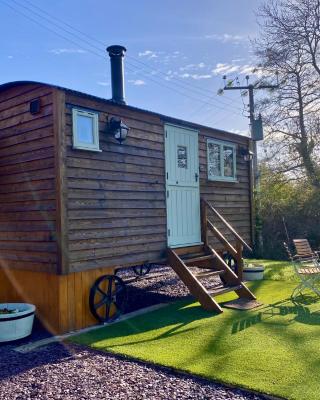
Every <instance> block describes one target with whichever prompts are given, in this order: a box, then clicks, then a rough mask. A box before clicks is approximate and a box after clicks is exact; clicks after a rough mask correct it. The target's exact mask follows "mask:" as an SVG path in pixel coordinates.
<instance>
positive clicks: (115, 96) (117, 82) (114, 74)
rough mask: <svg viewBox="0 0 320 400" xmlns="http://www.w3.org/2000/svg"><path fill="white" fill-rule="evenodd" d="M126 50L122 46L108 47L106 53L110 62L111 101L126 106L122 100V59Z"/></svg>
mask: <svg viewBox="0 0 320 400" xmlns="http://www.w3.org/2000/svg"><path fill="white" fill-rule="evenodd" d="M126 51H127V49H126V48H125V47H123V46H118V45H115V46H109V47H108V48H107V52H108V53H109V56H110V62H111V86H112V100H113V101H114V102H115V103H120V104H126V102H125V99H124V71H123V57H124V53H125V52H126Z"/></svg>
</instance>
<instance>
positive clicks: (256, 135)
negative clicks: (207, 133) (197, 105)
mask: <svg viewBox="0 0 320 400" xmlns="http://www.w3.org/2000/svg"><path fill="white" fill-rule="evenodd" d="M223 79H224V81H225V85H224V88H223V90H247V91H248V93H249V120H250V133H251V139H252V141H253V149H252V150H253V160H252V163H253V166H252V169H253V184H254V188H255V189H257V188H258V186H259V170H258V152H257V141H258V140H263V129H262V120H261V115H259V118H258V119H255V116H254V90H258V89H276V88H278V86H279V85H257V86H256V85H252V84H250V85H249V76H248V75H247V76H246V80H247V85H246V86H229V85H227V84H226V79H227V77H226V76H224V77H223Z"/></svg>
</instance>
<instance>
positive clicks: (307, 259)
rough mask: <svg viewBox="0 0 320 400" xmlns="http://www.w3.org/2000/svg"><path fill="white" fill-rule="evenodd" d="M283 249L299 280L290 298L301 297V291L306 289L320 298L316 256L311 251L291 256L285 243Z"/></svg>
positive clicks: (318, 263) (319, 264) (319, 269)
mask: <svg viewBox="0 0 320 400" xmlns="http://www.w3.org/2000/svg"><path fill="white" fill-rule="evenodd" d="M293 242H294V241H293ZM284 247H285V249H286V251H287V253H288V256H289V259H290V260H291V262H292V265H293V268H294V271H295V273H296V275H297V276H298V277H299V280H300V282H299V284H298V286H297V287H296V288H295V289H294V290H293V292H292V295H291V298H292V299H295V298H296V297H297V296H298V295H299V294H300V295H303V291H304V290H306V289H309V290H311V291H312V292H314V293H315V294H316V295H318V296H319V297H320V262H319V258H318V255H317V254H316V253H314V252H312V250H311V253H307V252H304V253H302V254H295V255H292V253H291V251H290V249H289V246H288V244H287V243H284Z"/></svg>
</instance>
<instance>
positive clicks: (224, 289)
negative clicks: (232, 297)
mask: <svg viewBox="0 0 320 400" xmlns="http://www.w3.org/2000/svg"><path fill="white" fill-rule="evenodd" d="M242 287H243V286H242V285H237V286H218V287H216V288H215V289H213V290H209V291H208V293H209V294H210V296H219V295H220V294H224V293H228V292H234V291H236V290H239V289H242Z"/></svg>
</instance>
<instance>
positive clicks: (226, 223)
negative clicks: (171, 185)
mask: <svg viewBox="0 0 320 400" xmlns="http://www.w3.org/2000/svg"><path fill="white" fill-rule="evenodd" d="M201 201H202V202H203V204H205V205H206V206H207V207H208V208H209V209H210V210H211V211H212V212H213V213H214V215H215V216H216V217H217V218H219V220H220V221H221V222H222V223H223V224H224V225H225V226H226V227H227V228H228V229H229V231H230V232H231V233H232V234H233V236H234V237H235V238H236V239H237V241H238V242H240V243H241V244H242V245H243V246H244V247H246V248H247V249H248V250H249V251H251V252H252V249H251V247H250V246H249V245H248V244H247V243H246V242H245V241H244V240H243V239H242V237H241V236H240V235H239V234H238V233H237V232H236V231H235V230H234V229H233V227H232V226H231V225H230V224H229V223H228V222H227V221H226V220H225V219H224V218H223V216H222V215H221V214H219V212H218V211H217V210H216V209H215V208H214V207H212V205H211V204H210V203H208V202H207V201H206V200H204V199H203V198H201Z"/></svg>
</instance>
